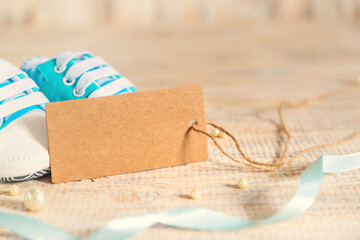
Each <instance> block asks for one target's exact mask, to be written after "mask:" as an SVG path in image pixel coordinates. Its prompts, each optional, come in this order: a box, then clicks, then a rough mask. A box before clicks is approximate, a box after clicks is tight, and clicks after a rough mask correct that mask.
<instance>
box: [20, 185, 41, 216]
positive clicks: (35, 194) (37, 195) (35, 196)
mask: <svg viewBox="0 0 360 240" xmlns="http://www.w3.org/2000/svg"><path fill="white" fill-rule="evenodd" d="M24 204H25V206H26V208H27V209H29V210H30V211H40V210H41V209H42V208H43V207H44V205H45V196H44V193H43V192H42V191H41V190H40V189H38V188H33V189H30V190H28V191H26V193H25V196H24Z"/></svg>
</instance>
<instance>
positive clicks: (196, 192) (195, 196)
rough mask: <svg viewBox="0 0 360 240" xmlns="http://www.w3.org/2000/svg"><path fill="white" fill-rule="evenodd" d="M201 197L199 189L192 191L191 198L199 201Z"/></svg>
mask: <svg viewBox="0 0 360 240" xmlns="http://www.w3.org/2000/svg"><path fill="white" fill-rule="evenodd" d="M200 197H201V192H200V190H199V189H197V188H194V189H193V190H192V191H191V198H192V199H194V200H196V199H199V198H200Z"/></svg>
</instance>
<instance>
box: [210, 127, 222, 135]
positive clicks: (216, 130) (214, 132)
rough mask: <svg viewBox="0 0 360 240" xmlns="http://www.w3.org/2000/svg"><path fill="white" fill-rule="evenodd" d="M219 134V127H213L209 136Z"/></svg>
mask: <svg viewBox="0 0 360 240" xmlns="http://www.w3.org/2000/svg"><path fill="white" fill-rule="evenodd" d="M219 134H220V131H219V129H216V128H214V129H213V130H212V131H211V136H213V137H219Z"/></svg>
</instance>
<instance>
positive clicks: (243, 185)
mask: <svg viewBox="0 0 360 240" xmlns="http://www.w3.org/2000/svg"><path fill="white" fill-rule="evenodd" d="M238 187H239V188H240V189H245V188H247V187H248V182H247V180H246V179H240V180H239V182H238Z"/></svg>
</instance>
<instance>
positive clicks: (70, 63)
mask: <svg viewBox="0 0 360 240" xmlns="http://www.w3.org/2000/svg"><path fill="white" fill-rule="evenodd" d="M21 69H22V70H23V71H24V72H26V73H27V74H28V75H29V77H31V78H32V79H34V81H35V82H36V83H37V85H38V86H39V87H40V91H41V92H43V93H44V94H45V96H46V97H47V98H48V99H49V100H50V102H57V101H65V100H74V99H82V98H92V97H101V96H109V95H116V94H122V93H132V92H137V90H136V89H135V86H134V84H132V83H131V82H130V81H129V80H127V79H126V78H125V77H122V76H121V75H120V73H118V72H117V71H116V70H115V69H114V68H112V67H111V66H109V64H107V63H106V62H105V61H104V60H103V59H102V58H101V57H95V56H93V55H92V54H91V53H90V52H88V51H75V52H63V53H60V54H59V55H58V56H57V57H56V58H51V57H35V58H31V59H29V60H28V61H26V62H25V63H24V64H23V65H22V67H21Z"/></svg>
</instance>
